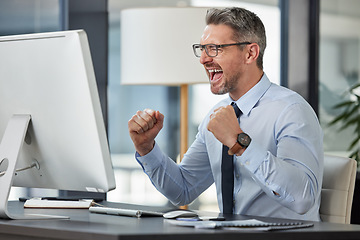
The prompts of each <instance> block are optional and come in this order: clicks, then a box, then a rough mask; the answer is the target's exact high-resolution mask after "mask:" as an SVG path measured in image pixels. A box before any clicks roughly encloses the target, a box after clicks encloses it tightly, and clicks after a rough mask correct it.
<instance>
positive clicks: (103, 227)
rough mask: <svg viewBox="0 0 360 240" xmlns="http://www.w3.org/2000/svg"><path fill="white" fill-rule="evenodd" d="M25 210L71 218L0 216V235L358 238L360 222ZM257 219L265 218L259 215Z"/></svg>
mask: <svg viewBox="0 0 360 240" xmlns="http://www.w3.org/2000/svg"><path fill="white" fill-rule="evenodd" d="M104 204H105V205H107V206H110V207H111V206H112V207H116V206H117V207H128V208H139V209H145V210H156V211H159V209H151V208H150V209H149V208H146V207H140V206H139V207H135V206H131V205H128V204H118V203H104ZM22 206H23V203H20V202H9V211H14V212H21V211H24V209H23V207H22ZM25 212H27V213H42V214H45V213H46V214H56V215H68V216H70V220H4V219H0V239H27V240H32V239H86V240H89V239H100V240H112V239H136V240H142V239H158V240H161V239H171V240H176V239H181V240H192V239H194V240H195V239H196V240H201V239H206V240H212V239H217V240H218V239H222V240H226V239H242V240H244V239H261V240H264V239H276V240H281V239H286V240H288V239H301V240H303V239H306V240H311V239H337V240H339V239H360V225H345V224H333V223H322V222H320V223H317V222H316V223H315V225H314V227H311V228H303V229H293V230H284V231H273V232H240V231H234V230H221V229H194V228H188V227H177V226H173V225H170V224H169V223H167V222H166V220H164V219H163V218H161V217H152V218H139V219H138V218H133V217H121V216H111V215H102V214H94V213H89V211H88V210H86V209H85V210H84V209H76V210H68V209H65V210H64V209H63V210H58V209H48V210H46V209H25ZM214 214H215V213H214ZM206 215H208V214H206ZM215 216H217V215H215ZM234 218H235V219H244V217H243V216H234ZM260 220H265V219H264V218H262V219H260ZM268 220H269V219H268Z"/></svg>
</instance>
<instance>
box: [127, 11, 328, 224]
mask: <svg viewBox="0 0 360 240" xmlns="http://www.w3.org/2000/svg"><path fill="white" fill-rule="evenodd" d="M206 24H207V26H206V28H205V30H204V33H203V35H202V36H201V41H200V44H194V46H193V49H194V53H195V55H196V56H197V57H199V58H200V63H201V64H202V65H203V66H204V68H205V70H206V73H207V75H208V77H209V81H210V86H211V91H212V93H214V94H226V93H228V94H229V96H228V98H226V99H224V100H223V101H221V102H219V103H218V104H217V105H216V106H214V107H213V109H212V110H211V111H210V112H209V113H208V115H207V116H206V117H205V119H204V120H203V122H202V123H201V124H200V126H199V132H198V134H197V136H196V139H195V141H194V143H193V144H192V145H191V146H190V148H189V149H188V151H187V153H186V154H185V156H184V158H183V159H182V162H181V163H180V164H179V165H177V164H175V163H174V161H172V160H171V159H169V158H168V157H167V156H166V155H165V154H164V153H162V151H161V150H160V148H159V146H158V145H157V144H156V142H155V137H156V136H157V134H158V133H159V131H160V130H161V128H162V126H163V119H164V116H163V115H162V114H161V113H160V112H159V111H154V110H150V109H145V110H144V111H138V112H137V113H136V115H134V116H133V117H132V118H131V119H130V120H129V123H128V126H129V133H130V136H131V139H132V140H133V142H134V145H135V149H136V152H137V153H136V158H137V161H138V162H139V163H140V164H141V166H142V167H143V169H144V171H145V172H146V174H147V175H148V176H149V177H150V179H151V181H152V183H153V184H154V185H155V186H156V188H157V189H158V190H159V191H160V192H161V193H163V194H164V195H165V196H166V197H167V198H168V199H169V200H170V201H171V202H172V203H174V204H176V205H185V204H189V203H191V202H192V201H193V200H194V199H195V198H196V197H198V196H199V195H200V194H201V193H202V192H203V191H204V190H206V189H207V188H208V187H209V186H210V185H211V184H212V183H213V182H215V185H216V191H217V198H218V204H219V208H220V211H221V212H223V213H235V214H246V215H255V216H268V217H279V218H291V219H300V220H314V221H319V220H320V218H319V204H320V191H321V185H322V175H323V150H322V131H321V128H320V126H319V123H318V119H317V117H316V115H315V113H314V111H313V110H312V109H311V107H310V106H309V105H308V103H307V102H306V101H305V100H304V99H303V98H302V97H300V96H299V95H298V94H296V93H295V92H293V91H291V90H289V89H286V88H283V87H280V86H278V85H275V84H272V83H271V82H270V81H269V80H268V78H267V76H266V74H265V73H264V72H263V66H262V65H263V64H262V58H263V54H264V50H265V47H266V37H265V29H264V26H263V24H262V22H261V20H260V19H259V18H258V17H257V16H256V15H255V14H254V13H252V12H250V11H247V10H245V9H242V8H226V9H211V10H209V11H208V13H207V16H206ZM232 102H233V103H236V106H237V107H236V106H231V105H230V104H231V103H232ZM238 109H240V110H238ZM236 113H238V114H240V116H239V117H237V115H236ZM223 148H224V150H223ZM228 149H229V150H228ZM225 153H227V154H225ZM229 154H230V155H231V156H230V160H227V161H226V160H222V159H223V156H224V159H226V157H225V155H227V156H229ZM232 155H233V156H232ZM222 161H224V163H222ZM229 162H230V163H233V167H234V170H227V172H226V171H225V170H224V171H223V172H222V167H223V168H224V166H225V165H226V164H227V163H229ZM223 165H224V166H223ZM226 176H230V179H231V181H233V183H229V184H230V186H231V194H232V196H231V198H230V199H231V200H230V202H228V203H226V202H225V199H226V198H227V197H226V196H225V195H224V196H223V195H222V194H223V193H225V191H226V190H225V188H227V186H228V183H227V182H225V180H223V179H222V178H223V177H226ZM232 184H233V186H232ZM226 201H228V200H226ZM223 203H224V204H223ZM229 205H230V206H229ZM226 209H230V210H226Z"/></svg>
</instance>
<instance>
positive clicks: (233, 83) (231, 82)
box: [211, 75, 239, 95]
mask: <svg viewBox="0 0 360 240" xmlns="http://www.w3.org/2000/svg"><path fill="white" fill-rule="evenodd" d="M238 79H239V77H238V76H237V75H235V76H232V77H230V78H229V79H226V78H224V81H223V83H222V85H221V86H220V87H219V88H218V89H215V88H213V86H212V85H211V92H212V93H213V94H215V95H223V94H226V93H229V92H232V91H234V90H235V89H236V87H237V83H238Z"/></svg>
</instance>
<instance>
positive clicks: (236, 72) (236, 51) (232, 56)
mask: <svg viewBox="0 0 360 240" xmlns="http://www.w3.org/2000/svg"><path fill="white" fill-rule="evenodd" d="M233 36H234V34H233V30H232V28H230V27H229V26H226V25H222V24H220V25H213V24H210V25H208V26H206V28H205V30H204V34H203V35H202V37H201V40H200V44H203V45H205V44H216V45H223V44H231V43H236V41H234V40H233ZM245 47H246V46H245ZM200 63H201V64H203V65H204V68H205V70H206V73H207V75H208V77H209V81H210V85H211V92H212V93H214V94H225V93H231V92H232V91H236V90H237V89H238V88H239V81H240V79H241V76H242V74H243V71H244V51H243V50H240V48H239V47H238V46H227V47H223V48H221V47H220V48H218V52H217V56H215V57H210V56H208V54H207V53H206V51H203V52H202V54H201V57H200Z"/></svg>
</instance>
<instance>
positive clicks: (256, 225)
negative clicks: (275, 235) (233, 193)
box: [167, 219, 313, 231]
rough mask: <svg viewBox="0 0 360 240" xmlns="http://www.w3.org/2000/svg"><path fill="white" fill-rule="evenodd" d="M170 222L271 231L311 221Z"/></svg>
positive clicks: (298, 226) (193, 225)
mask: <svg viewBox="0 0 360 240" xmlns="http://www.w3.org/2000/svg"><path fill="white" fill-rule="evenodd" d="M167 221H168V222H169V223H170V224H173V225H177V226H185V227H195V228H226V229H229V228H237V229H239V228H248V229H253V230H259V231H271V230H281V229H284V230H285V229H292V228H300V227H311V226H313V224H312V223H310V224H304V223H302V222H284V223H275V222H263V221H259V220H256V219H249V220H233V221H179V220H167Z"/></svg>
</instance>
